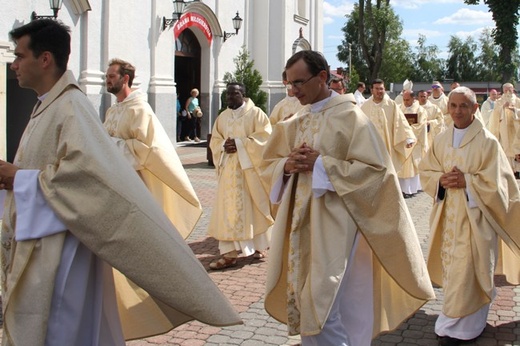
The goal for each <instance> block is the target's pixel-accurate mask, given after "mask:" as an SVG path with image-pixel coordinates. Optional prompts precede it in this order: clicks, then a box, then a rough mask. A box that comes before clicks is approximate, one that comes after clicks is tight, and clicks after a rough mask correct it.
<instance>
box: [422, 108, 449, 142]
mask: <svg viewBox="0 0 520 346" xmlns="http://www.w3.org/2000/svg"><path fill="white" fill-rule="evenodd" d="M421 107H422V108H424V109H425V110H426V113H427V114H428V147H430V146H431V145H432V143H433V139H434V138H435V136H437V135H438V134H439V133H441V132H442V131H444V116H443V114H442V112H441V109H440V108H439V107H438V106H437V105H434V104H433V103H431V102H430V100H426V103H425V104H424V105H421Z"/></svg>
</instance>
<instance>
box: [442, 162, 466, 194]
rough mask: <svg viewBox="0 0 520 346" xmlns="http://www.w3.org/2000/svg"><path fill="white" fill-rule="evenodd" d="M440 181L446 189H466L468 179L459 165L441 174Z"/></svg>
mask: <svg viewBox="0 0 520 346" xmlns="http://www.w3.org/2000/svg"><path fill="white" fill-rule="evenodd" d="M439 183H440V184H441V186H442V187H443V188H445V189H450V188H451V189H464V188H466V179H465V178H464V173H462V172H461V171H460V170H459V169H458V168H457V167H453V168H452V169H451V171H449V172H447V173H444V174H443V175H441V178H440V179H439Z"/></svg>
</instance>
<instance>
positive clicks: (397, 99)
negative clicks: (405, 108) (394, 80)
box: [394, 79, 413, 105]
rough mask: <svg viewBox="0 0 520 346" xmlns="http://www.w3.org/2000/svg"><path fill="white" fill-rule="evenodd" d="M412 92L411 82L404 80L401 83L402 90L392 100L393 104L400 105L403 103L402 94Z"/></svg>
mask: <svg viewBox="0 0 520 346" xmlns="http://www.w3.org/2000/svg"><path fill="white" fill-rule="evenodd" d="M412 90H413V82H412V81H411V80H408V79H406V80H405V81H404V82H403V90H401V92H400V93H399V95H397V96H396V97H395V99H394V102H395V103H397V104H398V105H401V104H402V103H403V93H404V92H405V91H412Z"/></svg>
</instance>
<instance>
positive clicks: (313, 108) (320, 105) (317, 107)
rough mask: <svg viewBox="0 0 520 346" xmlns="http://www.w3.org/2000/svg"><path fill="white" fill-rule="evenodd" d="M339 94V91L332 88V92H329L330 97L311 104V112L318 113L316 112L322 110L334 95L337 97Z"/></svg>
mask: <svg viewBox="0 0 520 346" xmlns="http://www.w3.org/2000/svg"><path fill="white" fill-rule="evenodd" d="M338 95H339V94H338V93H337V92H335V91H334V90H332V91H331V93H330V94H329V97H327V98H324V99H323V100H321V101H318V102H315V103H313V104H311V113H316V112H319V111H321V110H322V109H323V107H324V106H325V105H326V104H327V102H329V100H331V99H333V98H334V97H336V96H338Z"/></svg>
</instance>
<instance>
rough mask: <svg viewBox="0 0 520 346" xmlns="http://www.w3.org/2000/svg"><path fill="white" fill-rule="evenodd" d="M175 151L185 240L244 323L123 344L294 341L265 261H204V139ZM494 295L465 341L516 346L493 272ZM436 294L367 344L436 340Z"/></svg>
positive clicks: (418, 213)
mask: <svg viewBox="0 0 520 346" xmlns="http://www.w3.org/2000/svg"><path fill="white" fill-rule="evenodd" d="M177 150H178V153H179V156H180V158H181V161H182V162H183V165H184V168H185V169H186V171H187V173H188V176H189V177H190V180H191V182H192V184H193V186H194V188H195V190H196V192H197V194H198V196H199V199H200V200H201V203H202V205H203V207H204V212H203V216H202V218H201V220H200V221H199V223H198V224H197V227H196V229H195V230H194V232H193V233H192V234H191V235H190V237H189V238H188V240H187V241H188V243H189V245H190V247H191V249H192V250H193V252H194V253H195V255H196V256H197V258H199V259H200V261H201V262H202V264H203V265H204V267H205V268H206V269H208V272H209V275H210V276H211V278H212V279H213V280H214V281H215V282H216V284H217V285H218V286H219V287H220V289H221V290H222V291H223V293H224V294H225V295H226V296H227V297H228V298H229V299H230V301H231V303H232V304H233V305H234V306H235V308H236V309H237V311H238V312H239V313H240V316H241V317H242V319H243V320H244V325H241V326H233V327H225V328H219V327H212V326H208V325H205V324H202V323H199V322H190V323H187V324H184V325H182V326H180V327H178V328H176V329H174V330H172V331H170V332H169V333H167V334H164V335H159V336H156V337H151V338H147V339H141V340H134V341H129V342H127V346H152V345H171V346H174V345H178V346H203V345H205V346H217V345H226V346H227V345H230V346H231V345H243V346H271V345H273V346H275V345H284V346H286V345H297V344H299V343H300V339H299V337H288V336H287V330H286V327H285V325H283V324H281V323H279V322H277V321H275V320H274V319H272V318H271V317H269V316H268V315H267V313H266V312H265V310H264V308H263V295H264V284H265V277H266V270H267V262H266V261H267V260H268V258H267V259H266V260H253V259H252V258H240V259H239V261H238V265H237V266H236V267H233V268H230V269H227V270H223V271H211V270H209V263H210V262H211V261H212V260H213V259H215V258H217V257H218V246H217V245H218V244H217V241H216V240H214V239H213V238H208V237H207V235H206V229H207V225H208V220H209V215H210V213H211V208H212V205H213V203H214V202H215V187H216V179H215V170H214V168H213V167H211V166H209V165H208V162H207V160H206V148H205V143H204V142H202V143H197V144H189V145H182V144H181V145H180V146H179V147H178V148H177ZM406 203H407V205H408V208H409V209H410V213H411V215H412V219H413V221H414V224H415V227H416V230H417V234H418V237H419V240H420V242H421V246H422V250H423V252H424V254H425V255H426V253H427V251H428V249H427V242H428V233H429V229H428V220H429V215H430V209H431V199H430V198H429V197H428V196H427V195H426V194H425V193H421V194H419V195H418V196H417V197H414V198H411V199H407V200H406ZM496 286H497V292H498V295H497V298H496V300H495V302H494V304H493V305H492V307H491V310H490V313H489V316H488V325H487V327H486V329H485V330H484V333H483V334H482V336H481V337H480V338H479V339H478V340H477V341H476V342H475V343H471V344H468V345H478V346H494V345H499V346H501V345H504V346H505V345H517V346H520V322H519V321H520V286H519V287H515V286H511V285H508V284H507V283H506V282H505V280H504V279H503V278H502V277H498V276H497V277H496ZM435 292H436V295H437V299H436V300H433V301H431V302H429V303H427V304H426V305H424V306H423V307H422V308H421V309H420V310H419V311H418V312H417V313H416V314H415V315H413V316H412V317H411V318H409V319H408V320H407V321H405V322H404V323H402V324H401V326H400V327H399V328H398V329H397V330H395V331H392V332H389V333H385V334H383V335H380V336H379V337H377V338H376V339H375V340H373V342H372V345H373V346H391V345H403V346H406V345H424V346H429V345H432V346H433V345H437V340H436V337H435V333H434V323H435V319H436V318H437V316H438V313H439V311H440V310H441V306H442V292H441V291H440V290H439V289H437V288H436V289H435ZM1 334H2V330H0V335H1Z"/></svg>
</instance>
